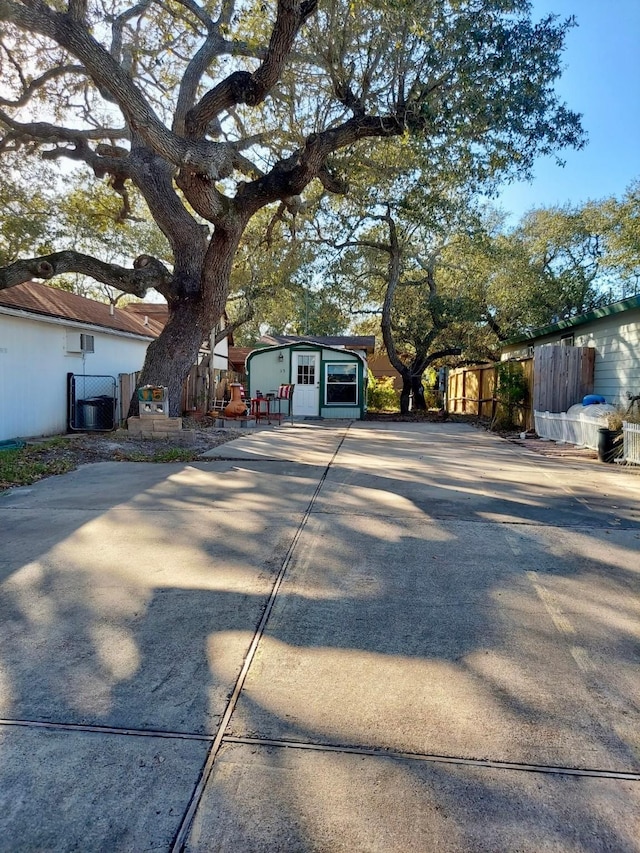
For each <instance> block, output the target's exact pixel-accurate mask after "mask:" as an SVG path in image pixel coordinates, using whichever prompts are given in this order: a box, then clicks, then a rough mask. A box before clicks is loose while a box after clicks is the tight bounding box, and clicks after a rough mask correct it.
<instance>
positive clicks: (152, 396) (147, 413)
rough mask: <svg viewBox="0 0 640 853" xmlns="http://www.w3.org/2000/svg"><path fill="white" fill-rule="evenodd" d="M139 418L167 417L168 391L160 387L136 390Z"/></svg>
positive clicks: (147, 386)
mask: <svg viewBox="0 0 640 853" xmlns="http://www.w3.org/2000/svg"><path fill="white" fill-rule="evenodd" d="M138 407H139V410H140V417H141V418H144V417H154V418H157V417H162V416H164V417H165V418H168V417H169V389H168V388H165V387H163V386H161V385H144V386H143V387H142V388H138Z"/></svg>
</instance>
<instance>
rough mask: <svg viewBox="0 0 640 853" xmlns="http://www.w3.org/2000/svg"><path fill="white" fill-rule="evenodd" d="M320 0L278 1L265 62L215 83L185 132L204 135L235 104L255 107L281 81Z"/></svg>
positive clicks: (189, 118)
mask: <svg viewBox="0 0 640 853" xmlns="http://www.w3.org/2000/svg"><path fill="white" fill-rule="evenodd" d="M316 4H317V0H303V2H300V0H279V2H278V12H277V16H276V22H275V24H274V27H273V30H272V32H271V39H270V41H269V47H268V48H267V52H266V56H265V58H264V60H263V62H262V64H261V65H260V66H259V67H258V68H257V69H256V70H255V71H254V72H253V73H252V74H251V73H250V72H248V71H236V72H234V73H233V74H230V75H229V76H228V77H227V78H226V79H225V80H222V81H221V82H220V83H219V84H218V85H217V86H214V88H213V89H211V90H210V91H209V92H207V94H206V95H204V97H202V98H201V99H200V101H199V103H197V104H196V105H195V107H193V109H191V110H190V111H189V113H188V114H187V116H186V120H185V127H186V132H187V134H188V136H189V137H191V138H192V139H196V138H200V137H202V136H203V135H204V133H205V131H206V129H207V126H208V124H209V122H210V121H212V120H213V119H215V118H217V117H218V116H219V115H220V113H221V112H223V111H224V110H228V109H229V108H230V107H232V106H234V105H235V104H248V105H249V106H256V105H257V104H259V103H261V102H262V101H263V100H264V99H265V98H266V96H267V95H268V94H269V92H270V90H271V88H272V87H273V86H274V85H275V84H276V83H277V82H278V80H279V79H280V76H281V74H282V70H283V68H284V66H285V63H286V61H287V59H288V58H289V54H290V52H291V48H292V46H293V41H294V39H295V37H296V35H297V34H298V31H299V29H300V27H301V26H302V24H303V23H304V22H305V21H306V19H307V18H308V17H309V15H311V14H312V13H313V12H315V9H316Z"/></svg>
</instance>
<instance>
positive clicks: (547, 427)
mask: <svg viewBox="0 0 640 853" xmlns="http://www.w3.org/2000/svg"><path fill="white" fill-rule="evenodd" d="M533 420H534V424H535V429H536V432H537V433H538V435H539V436H540V438H549V439H552V440H553V441H564V442H566V443H567V444H578V445H580V446H581V447H590V448H591V449H592V450H597V449H598V429H599V428H600V427H601V426H606V424H605V423H602V422H599V421H585V420H581V419H580V418H577V417H573V416H571V415H569V414H567V412H534V413H533Z"/></svg>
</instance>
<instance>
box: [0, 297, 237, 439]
mask: <svg viewBox="0 0 640 853" xmlns="http://www.w3.org/2000/svg"><path fill="white" fill-rule="evenodd" d="M166 317H167V306H166V305H162V304H155V303H136V304H135V306H134V305H130V306H127V308H126V309H120V308H114V307H112V306H110V305H107V304H105V303H103V302H97V301H95V300H93V299H85V298H84V297H82V296H77V295H76V294H74V293H67V292H66V291H63V290H59V289H57V288H54V287H50V286H49V285H46V284H40V283H37V282H28V283H26V284H20V285H16V286H15V287H11V288H8V289H6V290H1V291H0V441H4V440H7V439H11V438H16V437H22V438H25V437H33V436H40V435H55V434H60V433H64V432H66V431H67V428H68V427H69V422H70V418H71V419H73V418H74V417H75V418H76V421H75V425H76V427H77V428H80V429H82V428H83V427H86V428H92V426H94V424H92V423H91V422H90V420H91V418H92V417H93V415H94V413H95V409H94V408H92V406H98V405H99V402H96V403H89V402H88V401H84V402H85V403H86V405H85V407H84V409H83V408H82V407H80V409H79V410H78V409H77V408H73V409H72V407H71V406H70V399H69V389H70V382H71V385H72V386H73V384H74V383H76V388H77V391H78V393H77V397H79V398H82V397H91V398H92V399H98V397H103V398H105V399H108V398H111V397H112V395H113V396H114V397H117V396H118V394H119V382H118V377H119V376H120V374H132V373H135V372H136V371H139V370H140V369H141V368H142V365H143V363H144V358H145V354H146V351H147V347H148V346H149V344H150V343H151V341H152V340H153V339H154V338H155V337H157V336H158V335H159V334H160V332H161V330H162V328H163V327H164V324H165V322H166ZM226 352H227V344H226V340H225V341H224V342H223V343H221V344H219V345H218V346H217V347H216V353H217V354H218V355H217V358H216V362H217V363H218V364H220V365H224V367H225V368H226V365H227V359H226ZM70 377H71V379H70ZM91 377H107V379H105V380H104V382H103V381H101V380H100V381H98V380H95V381H94V380H93V379H92V378H91ZM110 377H112V378H113V382H112V383H109V381H108V378H110ZM105 383H106V384H105ZM112 387H113V390H111V388H112ZM96 395H97V397H96ZM81 402H82V400H81ZM72 425H73V424H72Z"/></svg>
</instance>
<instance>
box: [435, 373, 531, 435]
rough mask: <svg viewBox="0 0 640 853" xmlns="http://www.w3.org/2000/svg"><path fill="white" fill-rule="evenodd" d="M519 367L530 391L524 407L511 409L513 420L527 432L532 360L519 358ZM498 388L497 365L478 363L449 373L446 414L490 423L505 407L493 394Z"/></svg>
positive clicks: (528, 427)
mask: <svg viewBox="0 0 640 853" xmlns="http://www.w3.org/2000/svg"><path fill="white" fill-rule="evenodd" d="M518 364H521V365H522V371H523V374H524V378H525V380H526V383H527V386H528V389H529V391H528V394H527V398H526V400H525V404H524V405H516V406H514V411H513V420H514V422H515V425H516V426H519V427H521V428H522V429H525V430H527V429H531V428H532V427H533V410H532V408H531V405H530V403H529V401H530V400H531V399H532V391H533V359H532V358H526V359H518ZM497 385H498V365H497V364H478V365H472V366H469V367H458V368H456V369H455V370H450V371H449V378H448V382H447V411H448V412H452V413H456V414H466V415H475V416H476V417H478V418H486V419H488V420H493V419H494V418H495V417H496V414H498V413H499V410H500V409H502V408H504V406H503V404H502V403H501V402H500V400H499V398H498V396H497V394H496V391H497Z"/></svg>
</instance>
